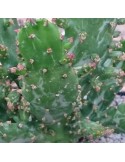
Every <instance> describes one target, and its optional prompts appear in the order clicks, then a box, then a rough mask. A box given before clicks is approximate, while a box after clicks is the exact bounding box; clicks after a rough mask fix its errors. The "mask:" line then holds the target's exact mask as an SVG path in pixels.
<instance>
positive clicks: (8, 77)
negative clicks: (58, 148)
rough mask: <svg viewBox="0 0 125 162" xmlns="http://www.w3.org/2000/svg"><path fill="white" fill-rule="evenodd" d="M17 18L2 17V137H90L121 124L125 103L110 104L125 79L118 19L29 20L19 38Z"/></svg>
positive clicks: (73, 139)
mask: <svg viewBox="0 0 125 162" xmlns="http://www.w3.org/2000/svg"><path fill="white" fill-rule="evenodd" d="M14 21H15V20H14ZM12 22H13V21H11V20H10V19H6V21H5V20H4V19H1V20H0V25H1V26H3V27H2V32H1V33H0V34H1V38H2V42H1V44H0V54H1V55H0V57H1V64H0V78H1V82H0V92H1V93H0V102H1V103H0V107H1V110H0V121H1V123H0V142H77V141H79V140H80V139H82V138H83V139H85V140H87V141H88V142H89V141H91V140H93V138H96V137H98V136H101V135H104V134H107V133H112V131H113V129H115V130H118V131H123V130H124V125H123V122H124V119H123V117H124V111H123V106H119V107H120V108H118V109H117V110H116V109H115V108H112V107H111V105H110V104H111V102H112V100H113V98H114V96H115V93H117V92H118V91H119V89H120V87H121V86H122V83H123V82H124V71H123V70H124V61H123V57H124V56H123V55H124V53H123V48H121V46H119V44H116V43H115V42H112V37H113V35H114V37H115V36H117V34H118V33H117V34H116V33H115V34H114V29H115V26H116V24H117V19H54V20H53V21H52V23H50V22H49V21H48V20H46V19H38V20H35V19H28V20H26V22H25V23H23V22H22V21H20V24H19V25H20V29H19V30H18V32H17V41H16V37H15V36H16V33H14V31H13V29H14V28H15V27H17V25H15V27H14V26H13V23H12ZM60 28H64V29H65V36H64V35H62V34H61V33H60V30H61V29H60ZM6 32H9V33H11V34H9V36H8V37H5V36H4V37H3V35H4V34H5V33H6ZM5 35H6V34H5ZM3 40H4V41H3ZM10 40H11V42H9V41H10ZM8 42H9V43H8ZM11 47H13V48H12V49H11ZM122 47H123V46H122ZM15 51H16V52H18V57H17V54H16V52H15ZM119 111H120V113H121V114H120V113H119ZM122 113H123V114H122ZM112 119H113V120H112ZM107 126H110V127H109V128H108V127H107ZM78 139H79V140H78ZM85 142H86V141H85Z"/></svg>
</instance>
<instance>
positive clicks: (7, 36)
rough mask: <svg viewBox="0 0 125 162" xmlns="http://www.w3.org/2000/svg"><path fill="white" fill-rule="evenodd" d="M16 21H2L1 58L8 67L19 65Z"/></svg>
mask: <svg viewBox="0 0 125 162" xmlns="http://www.w3.org/2000/svg"><path fill="white" fill-rule="evenodd" d="M16 28H17V23H16V19H2V18H1V19H0V58H1V57H2V60H3V59H5V58H6V62H5V61H4V65H5V66H6V67H11V66H14V65H16V64H17V55H16V33H15V31H14V30H15V29H16Z"/></svg>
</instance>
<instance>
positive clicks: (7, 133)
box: [0, 121, 45, 143]
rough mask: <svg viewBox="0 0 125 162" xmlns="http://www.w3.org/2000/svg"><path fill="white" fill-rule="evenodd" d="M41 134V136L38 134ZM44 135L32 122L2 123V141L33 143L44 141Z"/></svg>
mask: <svg viewBox="0 0 125 162" xmlns="http://www.w3.org/2000/svg"><path fill="white" fill-rule="evenodd" d="M38 135H39V136H38ZM44 138H45V137H44V135H43V134H42V132H38V131H37V129H36V128H35V127H33V126H31V125H30V124H25V123H11V122H10V121H7V122H6V123H2V122H1V123H0V142H1V143H32V142H43V141H44Z"/></svg>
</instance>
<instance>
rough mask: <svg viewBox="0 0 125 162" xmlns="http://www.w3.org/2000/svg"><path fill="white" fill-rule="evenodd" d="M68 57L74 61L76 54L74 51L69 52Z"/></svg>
mask: <svg viewBox="0 0 125 162" xmlns="http://www.w3.org/2000/svg"><path fill="white" fill-rule="evenodd" d="M67 58H68V59H69V60H70V61H72V60H74V58H75V55H74V54H73V53H69V54H67Z"/></svg>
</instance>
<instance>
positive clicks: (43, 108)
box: [18, 19, 105, 142]
mask: <svg viewBox="0 0 125 162" xmlns="http://www.w3.org/2000/svg"><path fill="white" fill-rule="evenodd" d="M18 42H19V46H18V47H19V51H20V54H21V57H22V58H23V59H24V63H25V65H26V75H25V76H24V80H23V92H22V94H23V95H24V96H25V99H26V100H27V101H28V102H29V103H30V111H31V114H32V115H34V116H35V117H36V118H37V120H38V121H40V122H41V125H42V126H41V128H42V131H43V132H44V133H45V134H46V136H47V137H48V138H49V136H48V135H49V134H50V139H49V140H50V141H51V142H54V141H58V142H61V141H62V142H68V141H74V139H75V140H76V141H77V139H78V137H81V135H83V132H84V134H85V132H86V130H85V129H84V127H83V126H81V125H82V123H84V121H82V120H81V114H80V107H81V106H82V102H81V86H80V85H79V83H78V77H77V75H76V73H75V71H74V70H73V68H72V62H73V59H74V55H73V54H72V53H68V54H66V49H68V45H67V41H63V37H62V35H61V34H60V33H59V29H58V27H57V26H56V25H55V24H53V23H50V22H48V21H47V20H45V19H42V20H37V21H36V23H35V24H31V23H27V24H26V25H25V27H22V28H21V30H20V32H19V34H18ZM99 129H100V130H101V129H102V130H103V131H100V134H102V132H104V130H105V129H104V128H103V127H102V126H101V125H100V128H99ZM95 132H96V131H95ZM63 134H65V135H63ZM95 134H96V133H95ZM52 137H53V138H52ZM72 139H73V140H72Z"/></svg>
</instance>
